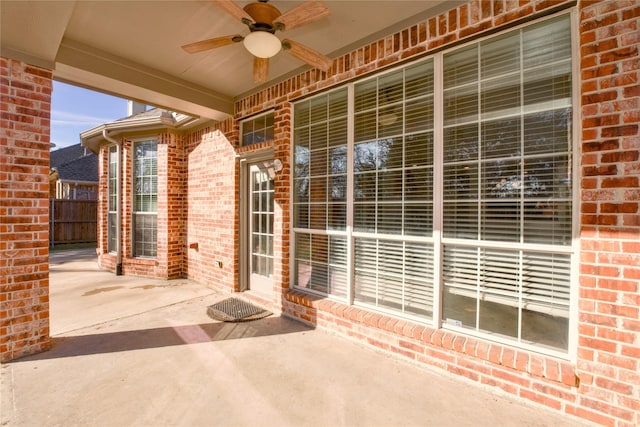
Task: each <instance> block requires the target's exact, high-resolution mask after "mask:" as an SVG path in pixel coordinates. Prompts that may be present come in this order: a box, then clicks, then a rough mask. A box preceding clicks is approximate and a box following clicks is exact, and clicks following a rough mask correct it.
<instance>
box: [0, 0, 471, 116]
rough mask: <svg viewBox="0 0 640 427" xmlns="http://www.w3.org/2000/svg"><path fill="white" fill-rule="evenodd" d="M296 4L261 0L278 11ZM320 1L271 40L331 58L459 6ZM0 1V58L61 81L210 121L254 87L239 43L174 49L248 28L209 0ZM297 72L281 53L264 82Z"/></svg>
mask: <svg viewBox="0 0 640 427" xmlns="http://www.w3.org/2000/svg"><path fill="white" fill-rule="evenodd" d="M237 3H238V5H240V6H244V5H246V4H247V3H249V2H248V1H237ZM299 3H301V2H300V1H287V0H273V1H270V4H272V5H273V6H276V7H277V8H279V9H280V11H282V12H284V11H286V10H289V9H290V8H292V7H294V6H296V5H297V4H299ZM325 3H326V4H327V5H328V7H329V9H330V10H331V15H330V16H329V17H325V18H322V19H320V20H318V21H316V22H313V23H311V24H308V25H305V26H302V27H299V28H295V29H293V30H291V31H285V32H280V33H277V34H278V36H279V37H280V38H281V39H282V38H285V37H286V38H290V39H292V40H295V41H298V42H300V43H303V44H305V45H307V46H309V47H311V48H313V49H315V50H317V51H319V52H321V53H323V54H325V55H328V56H329V57H335V56H336V55H337V53H344V52H346V51H349V50H351V49H353V48H355V47H358V46H360V45H362V44H363V42H364V41H372V40H376V39H378V38H380V37H382V36H384V35H387V34H391V33H393V32H395V31H398V30H400V29H402V28H406V27H408V26H410V25H411V24H413V23H415V22H419V21H420V20H423V19H426V18H428V17H429V16H433V15H435V14H437V13H440V12H442V11H444V10H448V9H451V8H453V7H455V6H457V5H458V4H460V3H461V2H460V1H441V0H438V1H402V0H397V1H364V0H355V1H352V0H350V1H347V0H325ZM0 7H1V8H2V9H0V13H1V14H2V29H1V30H2V33H1V39H0V40H1V41H2V54H3V56H8V57H16V59H21V60H25V61H26V62H30V63H33V64H35V65H42V66H46V64H47V63H51V62H53V66H54V67H55V69H54V77H55V78H57V79H59V80H62V81H67V82H70V83H76V84H79V85H81V86H85V87H89V88H92V89H97V90H101V91H104V92H107V93H111V94H115V95H119V96H123V97H126V98H131V99H135V100H139V101H143V102H147V103H150V104H153V105H157V106H159V107H164V108H170V109H175V110H177V111H182V112H185V113H190V114H193V115H198V116H203V117H208V118H213V119H216V120H219V119H221V118H223V117H225V116H226V115H228V114H232V113H233V110H232V108H233V100H234V99H236V98H237V97H239V96H241V95H243V94H246V93H250V92H251V91H254V90H257V89H258V88H259V86H258V85H256V84H255V83H253V75H252V61H253V57H252V56H251V55H250V54H249V53H248V52H247V51H246V50H245V49H244V47H243V46H242V44H240V43H238V44H234V45H231V46H225V47H222V48H219V49H216V50H212V51H208V52H203V53H198V54H187V53H185V52H184V51H183V50H182V49H181V48H180V46H182V45H184V44H187V43H191V42H195V41H199V40H202V39H207V38H212V37H217V36H223V35H230V34H241V35H246V34H247V33H248V29H247V27H246V26H245V25H243V24H241V23H239V22H237V21H236V20H235V19H234V18H232V17H230V16H229V15H228V14H227V13H225V12H223V11H222V10H220V9H219V8H218V7H217V6H216V5H215V4H214V3H212V2H210V1H153V2H150V1H126V2H125V1H78V2H75V1H54V2H48V1H7V0H3V1H2V2H0ZM37 60H39V61H40V62H39V63H38V62H37ZM306 68H308V67H307V66H306V65H305V64H304V63H302V62H301V61H299V60H297V59H296V58H294V57H292V56H290V55H288V54H287V53H285V52H281V53H279V54H278V55H276V56H275V57H274V58H272V59H271V61H270V72H269V78H270V81H269V82H268V83H266V85H271V84H273V83H274V82H275V81H278V80H279V79H282V78H284V77H285V76H287V75H291V74H292V73H295V72H301V71H302V70H304V69H306Z"/></svg>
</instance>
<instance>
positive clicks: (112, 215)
mask: <svg viewBox="0 0 640 427" xmlns="http://www.w3.org/2000/svg"><path fill="white" fill-rule="evenodd" d="M108 163H109V165H108V169H107V174H108V176H107V186H108V189H107V192H108V197H107V212H108V213H107V248H108V251H109V252H115V251H116V250H117V238H118V228H117V227H118V147H117V146H115V145H113V146H111V147H109V151H108Z"/></svg>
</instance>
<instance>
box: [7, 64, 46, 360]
mask: <svg viewBox="0 0 640 427" xmlns="http://www.w3.org/2000/svg"><path fill="white" fill-rule="evenodd" d="M51 89H52V80H51V71H48V70H44V69H41V68H37V67H33V66H30V65H28V64H25V63H22V62H19V61H15V60H11V59H6V58H0V100H1V102H0V304H1V306H0V361H2V362H6V361H9V360H12V359H15V358H18V357H21V356H25V355H28V354H32V353H37V352H40V351H43V350H47V349H48V348H49V347H50V337H49V142H50V141H49V127H50V112H51Z"/></svg>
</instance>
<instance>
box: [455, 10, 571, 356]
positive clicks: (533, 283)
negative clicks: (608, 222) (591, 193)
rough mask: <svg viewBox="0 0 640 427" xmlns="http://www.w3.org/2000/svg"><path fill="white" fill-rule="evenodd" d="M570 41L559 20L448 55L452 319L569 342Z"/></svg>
mask: <svg viewBox="0 0 640 427" xmlns="http://www.w3.org/2000/svg"><path fill="white" fill-rule="evenodd" d="M545 40H547V41H549V43H547V42H545ZM570 42H571V38H570V26H569V20H568V19H567V18H566V17H563V18H560V19H555V20H551V21H547V22H545V23H542V24H538V25H533V26H530V27H527V28H524V29H522V30H518V31H512V32H510V33H507V34H505V35H502V36H498V37H494V38H492V39H489V40H487V41H484V42H481V43H477V44H475V45H471V46H468V47H465V48H462V49H459V50H456V51H453V52H451V53H447V54H445V55H444V64H443V69H444V72H443V87H444V92H443V98H444V104H445V108H444V129H443V133H444V141H443V143H444V164H443V171H444V188H443V193H444V200H443V222H444V224H443V226H444V230H443V231H444V233H443V235H444V239H443V241H444V243H445V246H444V260H443V278H444V289H443V321H444V322H445V324H453V325H458V326H462V327H464V328H470V329H474V330H477V331H482V332H488V333H495V334H499V335H505V336H508V337H511V338H514V339H517V340H519V341H521V342H526V343H535V344H542V345H544V344H545V343H544V342H543V341H545V340H546V341H549V342H547V343H546V344H548V345H550V346H551V347H555V348H560V349H563V350H566V348H567V332H566V331H567V318H568V313H569V283H570V280H569V279H570V274H569V272H570V256H569V255H568V254H567V253H566V252H567V251H566V250H565V249H563V248H557V246H561V247H565V248H566V247H568V246H570V244H571V216H572V206H571V201H572V199H571V196H572V183H571V163H572V161H573V159H572V141H571V132H570V129H571V115H572V98H571V96H572V95H571V87H572V82H571V49H570ZM448 239H465V240H469V241H477V244H476V245H475V246H474V245H469V244H465V245H464V246H460V245H459V244H457V243H454V242H453V241H449V240H448ZM504 242H513V243H514V244H518V245H520V246H519V247H520V248H521V249H498V248H495V247H494V248H492V246H499V245H500V244H502V243H504ZM540 244H541V245H548V246H549V249H548V250H547V252H545V251H544V250H542V251H541V250H539V247H537V246H535V245H540ZM528 245H531V248H532V249H533V248H534V247H536V249H538V250H537V251H535V252H534V251H528V250H527V247H529V246H528ZM540 325H547V327H550V328H552V329H551V331H547V332H546V336H547V338H549V336H550V335H555V336H554V337H552V339H547V338H542V337H539V336H538V335H537V334H536V333H534V330H535V328H536V327H537V328H539V327H540ZM541 335H545V334H541Z"/></svg>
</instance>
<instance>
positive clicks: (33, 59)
mask: <svg viewBox="0 0 640 427" xmlns="http://www.w3.org/2000/svg"><path fill="white" fill-rule="evenodd" d="M0 56H2V57H3V58H9V59H13V60H16V61H21V62H24V63H25V64H29V65H33V66H35V67H40V68H44V69H47V70H53V69H54V68H55V62H54V61H49V60H48V59H43V58H40V57H38V56H35V55H31V54H29V53H27V52H21V51H19V50H16V49H12V48H10V47H5V46H3V47H2V49H1V50H0Z"/></svg>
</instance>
